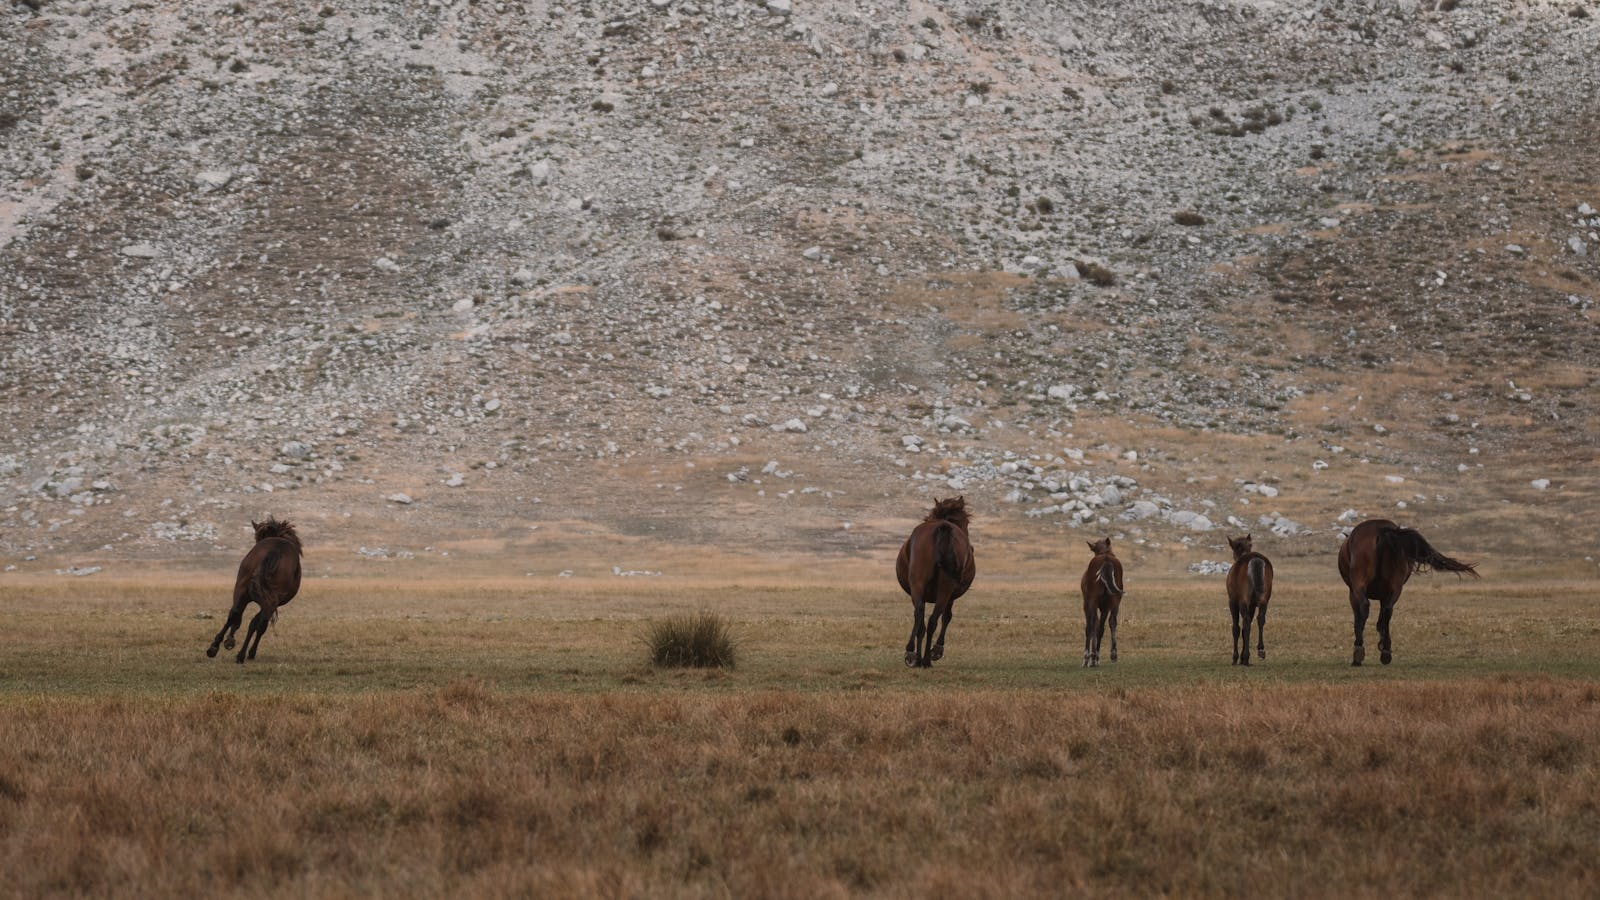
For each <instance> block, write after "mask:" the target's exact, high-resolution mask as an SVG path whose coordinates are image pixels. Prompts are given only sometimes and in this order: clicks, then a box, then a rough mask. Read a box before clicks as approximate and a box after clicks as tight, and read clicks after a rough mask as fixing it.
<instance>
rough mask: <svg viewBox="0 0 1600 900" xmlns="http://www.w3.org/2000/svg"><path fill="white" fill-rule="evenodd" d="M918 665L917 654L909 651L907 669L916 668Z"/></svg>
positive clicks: (907, 653)
mask: <svg viewBox="0 0 1600 900" xmlns="http://www.w3.org/2000/svg"><path fill="white" fill-rule="evenodd" d="M916 664H917V655H916V654H915V653H912V652H910V651H907V652H906V667H907V668H911V667H913V666H915V665H916Z"/></svg>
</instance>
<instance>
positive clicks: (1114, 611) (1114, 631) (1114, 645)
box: [1111, 606, 1117, 662]
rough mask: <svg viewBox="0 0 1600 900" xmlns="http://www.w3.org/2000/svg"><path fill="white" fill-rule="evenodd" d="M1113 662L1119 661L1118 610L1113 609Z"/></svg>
mask: <svg viewBox="0 0 1600 900" xmlns="http://www.w3.org/2000/svg"><path fill="white" fill-rule="evenodd" d="M1111 661H1112V662H1116V661H1117V608H1116V607H1115V606H1113V607H1111Z"/></svg>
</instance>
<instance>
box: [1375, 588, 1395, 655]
mask: <svg viewBox="0 0 1600 900" xmlns="http://www.w3.org/2000/svg"><path fill="white" fill-rule="evenodd" d="M1392 615H1394V600H1380V601H1378V662H1381V663H1383V664H1384V665H1386V666H1387V665H1388V664H1389V661H1390V660H1392V659H1394V654H1393V653H1392V652H1391V645H1390V643H1389V617H1390V616H1392Z"/></svg>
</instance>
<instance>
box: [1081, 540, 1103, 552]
mask: <svg viewBox="0 0 1600 900" xmlns="http://www.w3.org/2000/svg"><path fill="white" fill-rule="evenodd" d="M1084 543H1085V544H1088V545H1089V552H1090V553H1099V552H1100V548H1098V547H1096V546H1095V545H1094V541H1084Z"/></svg>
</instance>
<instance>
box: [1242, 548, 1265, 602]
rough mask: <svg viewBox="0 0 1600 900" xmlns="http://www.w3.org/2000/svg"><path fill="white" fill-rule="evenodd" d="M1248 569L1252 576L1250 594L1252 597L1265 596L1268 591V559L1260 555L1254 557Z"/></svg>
mask: <svg viewBox="0 0 1600 900" xmlns="http://www.w3.org/2000/svg"><path fill="white" fill-rule="evenodd" d="M1246 571H1247V572H1248V574H1249V576H1250V596H1251V597H1252V598H1260V597H1263V596H1265V595H1266V593H1267V561H1266V559H1265V558H1263V557H1260V556H1257V557H1254V558H1252V559H1251V560H1250V565H1249V566H1248V567H1247V568H1246Z"/></svg>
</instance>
